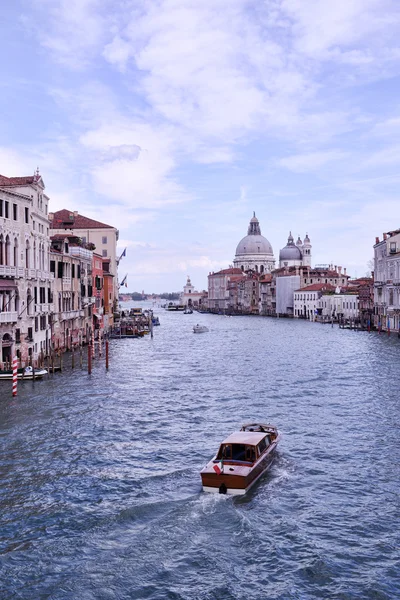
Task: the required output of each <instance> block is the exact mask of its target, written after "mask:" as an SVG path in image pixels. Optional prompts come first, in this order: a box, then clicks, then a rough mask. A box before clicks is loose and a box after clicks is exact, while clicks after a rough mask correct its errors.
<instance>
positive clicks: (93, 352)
mask: <svg viewBox="0 0 400 600" xmlns="http://www.w3.org/2000/svg"><path fill="white" fill-rule="evenodd" d="M91 342H92V357H93V358H94V357H95V348H94V329H92V340H91Z"/></svg>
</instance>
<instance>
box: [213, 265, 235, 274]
mask: <svg viewBox="0 0 400 600" xmlns="http://www.w3.org/2000/svg"><path fill="white" fill-rule="evenodd" d="M242 274H243V271H242V269H237V268H236V267H231V268H229V269H222V271H218V272H217V273H210V275H242Z"/></svg>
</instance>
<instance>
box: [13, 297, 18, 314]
mask: <svg viewBox="0 0 400 600" xmlns="http://www.w3.org/2000/svg"><path fill="white" fill-rule="evenodd" d="M14 303H15V312H17V313H19V296H18V292H17V293H16V294H15V298H14Z"/></svg>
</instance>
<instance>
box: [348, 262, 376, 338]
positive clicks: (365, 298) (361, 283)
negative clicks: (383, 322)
mask: <svg viewBox="0 0 400 600" xmlns="http://www.w3.org/2000/svg"><path fill="white" fill-rule="evenodd" d="M348 287H349V288H351V289H356V290H357V293H358V312H359V314H358V318H359V320H360V325H361V327H362V328H363V329H367V328H368V327H371V328H373V327H374V277H373V273H372V277H361V278H359V279H351V280H349V282H348Z"/></svg>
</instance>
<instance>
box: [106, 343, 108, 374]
mask: <svg viewBox="0 0 400 600" xmlns="http://www.w3.org/2000/svg"><path fill="white" fill-rule="evenodd" d="M106 370H107V371H108V340H106Z"/></svg>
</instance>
